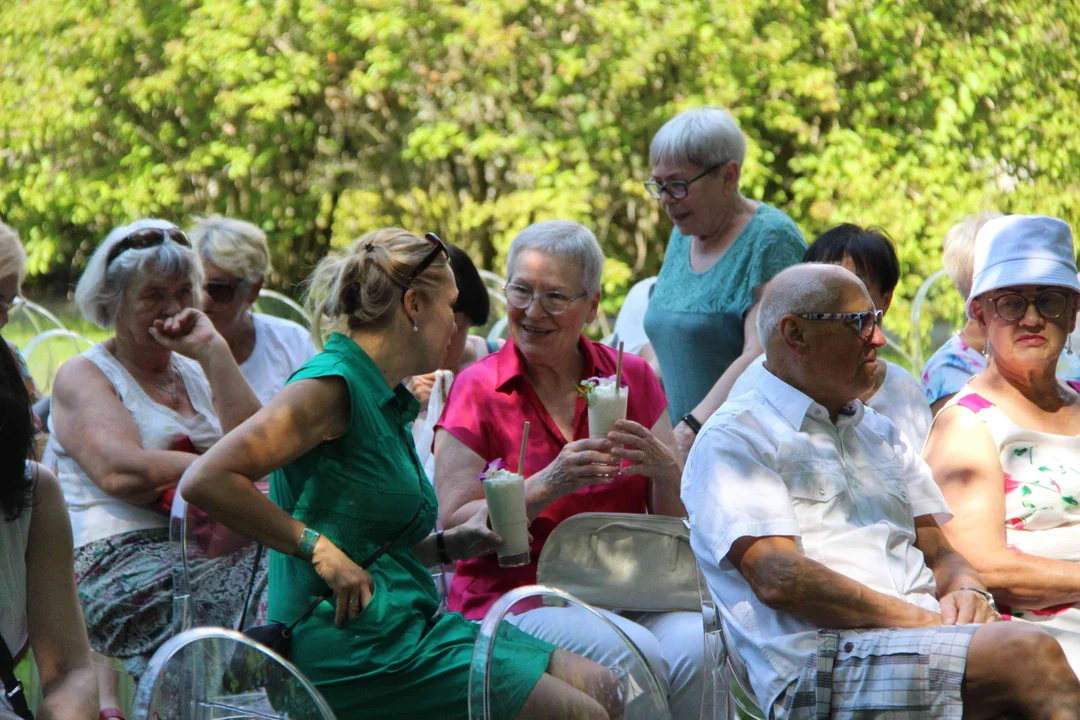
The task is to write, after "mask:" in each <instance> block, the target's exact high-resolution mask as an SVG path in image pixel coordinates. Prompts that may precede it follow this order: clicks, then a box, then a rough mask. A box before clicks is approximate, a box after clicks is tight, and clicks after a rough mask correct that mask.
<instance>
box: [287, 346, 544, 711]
mask: <svg viewBox="0 0 1080 720" xmlns="http://www.w3.org/2000/svg"><path fill="white" fill-rule="evenodd" d="M332 376H333V377H340V378H342V379H343V380H344V381H345V384H346V385H347V387H348V392H349V407H350V412H351V418H350V422H349V427H348V430H347V431H346V432H345V434H344V435H343V436H342V437H340V438H338V439H336V440H332V441H330V442H326V443H323V444H322V445H319V446H318V447H316V448H315V449H313V450H311V451H310V452H308V453H307V454H306V455H303V456H302V457H299V458H297V459H296V460H294V461H293V462H291V463H289V464H288V465H286V466H285V467H283V468H281V469H280V470H277V471H275V472H274V473H273V474H272V475H271V476H270V499H271V500H273V501H274V503H276V504H277V505H279V506H280V507H281V508H283V509H284V510H285V511H286V512H288V513H289V514H291V515H292V516H293V517H295V518H296V519H297V520H300V521H301V522H304V523H305V524H307V525H308V526H309V527H311V528H313V529H315V530H317V531H319V532H320V533H322V534H323V535H325V536H326V537H327V538H329V539H330V540H331V541H332V542H333V543H334V544H335V545H337V546H338V547H339V548H341V550H342V551H344V552H345V553H346V554H347V555H348V556H349V557H351V558H352V559H353V561H355V562H358V563H359V562H362V561H363V560H364V559H365V558H367V557H369V556H370V555H371V554H373V553H374V552H375V551H376V550H377V549H378V548H379V547H380V546H381V545H382V544H383V543H385V542H386V541H388V540H390V539H391V538H393V537H394V536H395V535H396V534H397V533H399V532H400V531H401V530H402V529H403V528H405V532H404V533H403V534H402V536H401V537H400V538H399V539H398V540H396V541H395V542H394V543H393V544H392V545H391V547H390V549H389V550H388V551H387V553H386V554H384V555H383V556H382V557H381V558H379V559H378V560H376V561H375V562H374V563H372V564H371V565H370V566H369V567H367V568H365V569H366V570H367V571H368V572H369V573H371V575H372V579H373V581H374V593H373V595H372V599H371V602H370V603H368V605H367V607H365V608H364V609H363V611H362V612H361V613H360V615H358V616H357V617H356V618H355V619H353V620H351V621H349V622H348V623H347V624H346V625H345V627H344V628H341V629H338V628H337V627H335V626H334V604H333V601H329V602H323V603H321V604H320V605H319V606H318V608H317V609H316V610H315V612H314V613H313V614H312V615H311V617H310V618H308V619H307V620H305V621H304V622H302V623H300V624H299V625H298V626H297V628H296V632H295V633H294V635H293V644H292V653H291V658H290V659H291V660H292V661H293V662H294V663H295V664H296V665H297V666H298V667H299V668H300V670H301V671H303V673H304V674H305V675H306V676H307V677H308V678H310V679H311V680H312V682H314V683H315V685H316V686H317V687H318V688H319V689H320V690H321V691H322V693H323V695H324V696H325V697H326V699H327V702H329V703H330V705H331V707H332V708H333V709H334V712H335V713H336V714H337V716H338V717H340V718H351V717H357V718H359V717H363V718H425V719H428V718H460V719H461V720H464V719H465V718H466V717H467V707H468V705H467V694H468V676H469V663H470V660H471V657H472V649H473V644H474V642H475V641H476V630H477V628H476V626H475V625H473V624H472V623H471V622H469V621H468V620H466V619H465V618H464V617H462V616H461V615H459V614H457V613H447V614H443V615H436V611H437V610H438V606H439V593H438V591H437V590H436V587H435V583H434V581H433V580H432V577H431V574H430V573H429V572H428V569H427V568H426V567H425V566H424V564H423V563H422V562H421V561H420V559H419V558H418V557H417V556H416V554H415V553H414V552H413V549H412V548H413V546H414V545H416V544H417V543H418V542H420V541H421V540H423V539H424V538H425V537H427V535H428V534H429V533H430V532H431V531H432V530H433V529H434V527H435V516H436V509H437V503H436V499H435V491H434V490H433V489H432V487H431V483H430V482H428V479H427V476H426V475H425V474H424V470H423V467H422V465H421V464H420V461H419V459H418V458H417V456H416V450H415V447H414V445H413V440H412V435H411V433H410V432H409V430H408V428H407V425H408V423H410V422H412V420H413V419H414V418H415V417H416V414H417V412H418V410H419V409H420V404H419V403H418V402H417V400H416V398H414V397H413V396H412V395H411V394H410V393H409V391H408V390H406V389H405V387H404V386H403V385H398V386H397V388H394V389H393V390H391V389H390V387H389V386H388V385H387V384H386V380H385V379H384V378H383V376H382V373H381V372H380V371H379V368H378V367H377V366H376V365H375V363H374V361H372V359H371V358H370V357H368V355H367V354H366V353H365V352H364V351H363V350H362V349H361V348H360V346H358V345H357V344H356V343H355V342H353V341H352V340H351V339H350V338H348V337H346V336H344V335H340V334H337V333H335V334H334V335H331V336H330V338H329V340H328V341H327V343H326V348H325V350H324V351H323V352H321V353H319V354H318V355H316V356H315V357H313V358H312V359H311V360H309V361H308V362H307V363H306V364H305V365H304V366H303V367H302V368H300V369H299V370H297V371H296V373H295V374H294V375H293V376H292V378H290V379H289V383H290V384H291V383H294V382H297V381H299V380H305V379H308V378H320V377H332ZM269 585H270V587H269V610H268V613H269V617H270V619H271V620H280V621H281V622H285V623H287V624H288V623H291V622H293V621H294V620H296V618H298V617H300V615H301V613H303V611H304V609H305V608H306V607H307V606H308V605H309V604H310V603H311V602H312V601H313V600H314V599H315V597H316V596H318V595H319V594H320V593H322V592H323V591H324V590H326V584H325V583H324V582H323V581H322V580H321V579H320V578H319V576H318V575H317V574H316V572H315V569H314V567H313V566H312V565H311V563H309V562H305V561H303V560H301V559H299V558H296V557H293V556H291V555H283V554H281V553H278V552H272V553H271V554H270V579H269ZM504 625H505V624H504ZM552 649H553V648H552V646H551V645H548V644H546V643H543V642H540V641H539V640H536V639H534V638H532V637H530V636H528V635H526V634H524V633H522V632H520V631H518V630H517V629H516V628H513V627H510V626H506V627H505V629H501V630H500V639H499V642H497V643H496V645H495V655H494V658H493V665H492V668H493V670H492V674H491V682H492V690H491V694H492V702H493V703H494V705H495V707H496V712H495V715H496V716H497V717H500V718H507V719H509V718H513V717H515V716H516V715H517V713H518V711H519V710H520V708H521V706H522V705H523V704H524V702H525V700H526V698H527V697H528V696H529V693H531V692H532V688H533V686H534V685H535V684H536V682H537V681H538V680H539V679H540V676H541V675H543V673H544V672H545V670H546V669H547V665H548V661H549V659H550V655H551V651H552Z"/></svg>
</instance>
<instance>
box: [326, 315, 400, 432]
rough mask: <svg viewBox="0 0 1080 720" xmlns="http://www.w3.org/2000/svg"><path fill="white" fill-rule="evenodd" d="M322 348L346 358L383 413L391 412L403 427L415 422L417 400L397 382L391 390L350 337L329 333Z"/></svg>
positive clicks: (377, 369) (375, 366)
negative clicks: (405, 424)
mask: <svg viewBox="0 0 1080 720" xmlns="http://www.w3.org/2000/svg"><path fill="white" fill-rule="evenodd" d="M323 348H324V350H326V351H328V352H334V353H338V354H339V355H343V356H345V358H346V359H347V360H348V361H349V362H350V364H351V365H352V366H353V368H355V369H356V371H357V373H358V374H359V375H360V377H361V378H362V381H363V384H364V386H365V388H366V389H367V391H368V392H369V393H370V394H371V399H372V400H373V401H374V402H375V404H376V405H378V407H379V408H380V409H381V410H382V411H383V412H384V413H386V412H389V413H391V414H392V415H394V416H395V417H396V418H397V419H398V421H399V422H401V423H403V424H404V423H408V422H412V421H413V420H415V419H416V416H417V415H418V414H419V412H420V401H419V400H417V399H416V398H415V397H414V396H413V394H412V393H411V392H409V390H408V388H406V387H405V385H404V384H402V383H398V386H397V387H395V388H393V389H392V390H391V388H390V386H389V385H387V384H386V378H384V377H383V374H382V372H381V371H380V370H379V367H378V365H376V364H375V361H374V360H372V359H371V356H370V355H368V354H367V353H366V352H364V349H363V348H362V347H360V346H359V345H357V344H356V342H354V341H353V339H352V338H350V337H348V336H347V335H343V334H341V333H331V335H330V337H329V338H327V340H326V343H325V344H324V345H323Z"/></svg>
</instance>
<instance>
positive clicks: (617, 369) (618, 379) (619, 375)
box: [615, 340, 623, 397]
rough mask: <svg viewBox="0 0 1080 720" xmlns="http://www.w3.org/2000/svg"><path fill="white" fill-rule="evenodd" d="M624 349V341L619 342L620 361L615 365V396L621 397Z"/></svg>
mask: <svg viewBox="0 0 1080 720" xmlns="http://www.w3.org/2000/svg"><path fill="white" fill-rule="evenodd" d="M622 348H623V341H622V340H620V341H619V359H618V360H617V361H616V363H615V396H616V397H618V395H619V387H620V383H621V382H622Z"/></svg>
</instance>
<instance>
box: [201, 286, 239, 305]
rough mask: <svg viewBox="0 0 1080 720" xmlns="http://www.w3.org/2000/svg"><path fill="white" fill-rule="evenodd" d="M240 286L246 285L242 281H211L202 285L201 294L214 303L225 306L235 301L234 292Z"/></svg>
mask: <svg viewBox="0 0 1080 720" xmlns="http://www.w3.org/2000/svg"><path fill="white" fill-rule="evenodd" d="M242 285H247V283H246V282H245V281H243V280H211V281H210V282H208V283H206V284H205V285H203V292H205V293H206V294H207V295H208V296H210V299H211V300H213V301H214V302H216V303H221V304H222V305H227V304H229V303H231V302H232V301H233V300H234V299H236V291H237V290H238V289H239V288H240V287H241V286H242Z"/></svg>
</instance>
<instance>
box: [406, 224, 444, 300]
mask: <svg viewBox="0 0 1080 720" xmlns="http://www.w3.org/2000/svg"><path fill="white" fill-rule="evenodd" d="M424 239H425V240H427V241H428V242H430V243H431V245H432V248H431V252H429V253H428V254H427V255H425V256H424V259H423V260H421V261H420V262H418V263H417V264H416V267H414V268H413V269H412V271H411V272H410V273H409V276H408V277H407V278H405V282H403V283H397V284H398V285H399V286H400V287H401V289H402V290H404V291H406V292H408V290H409V286H410V285H412V284H413V281H414V280H416V278H418V277H420V274H421V273H423V272H424V271H425V270H427V269H428V268H429V267H431V263H433V262H435V258H437V257H439V253H442V254H444V255H446V259H447V260H448V261H449V260H450V251H449V250H448V249H447V247H446V243H444V242H443V241H442V240H440V239H439V236H438V235H436V234H435V233H427V234H425V235H424ZM394 282H397V281H396V280H395V281H394ZM401 302H403V303H404V302H405V293H402V294H401Z"/></svg>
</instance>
